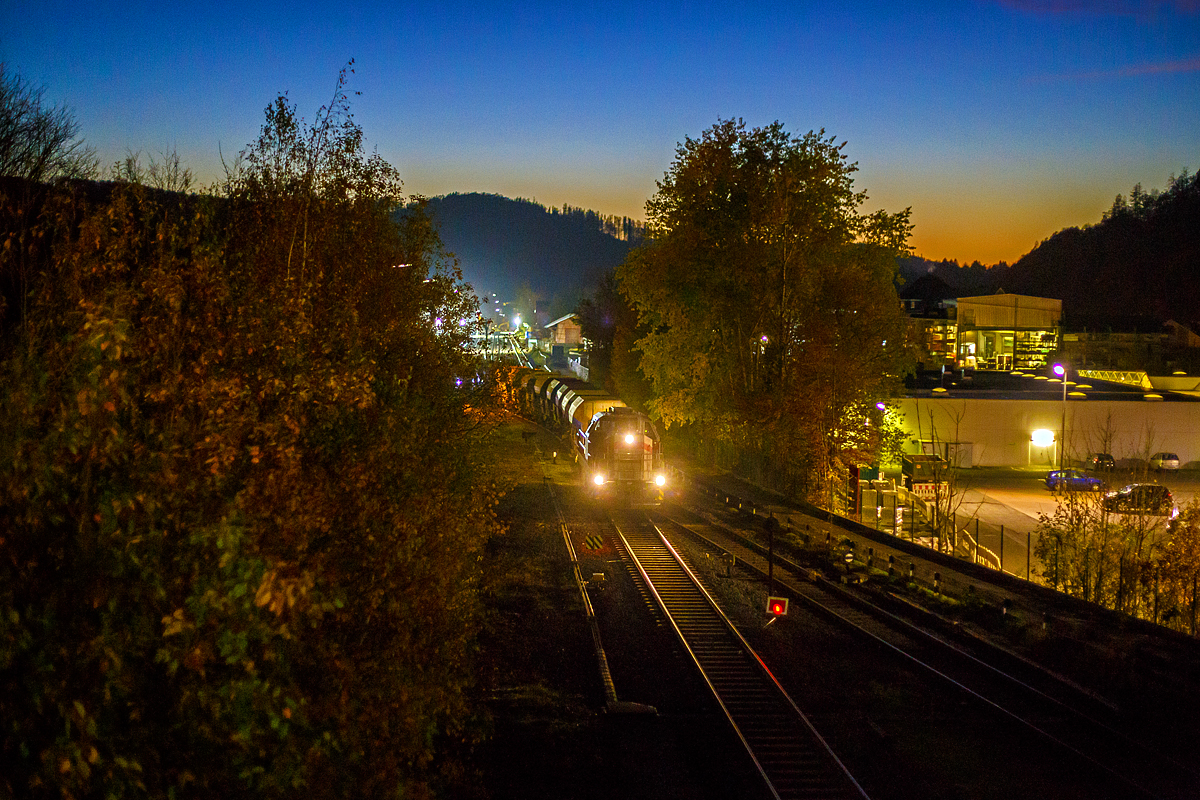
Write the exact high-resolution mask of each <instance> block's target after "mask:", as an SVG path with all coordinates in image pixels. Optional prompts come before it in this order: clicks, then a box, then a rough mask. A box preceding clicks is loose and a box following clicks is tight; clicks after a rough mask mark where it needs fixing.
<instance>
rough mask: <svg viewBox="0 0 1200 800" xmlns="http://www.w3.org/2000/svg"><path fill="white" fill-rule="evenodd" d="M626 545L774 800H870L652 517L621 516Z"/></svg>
mask: <svg viewBox="0 0 1200 800" xmlns="http://www.w3.org/2000/svg"><path fill="white" fill-rule="evenodd" d="M613 522H614V526H615V528H616V535H617V537H618V539H619V541H620V543H621V546H622V548H623V549H624V550H625V552H626V553H627V554H628V556H629V558H630V559H631V560H632V562H633V563H634V565H635V567H636V569H637V572H638V573H639V574H640V575H641V577H642V580H643V581H644V582H645V585H646V587H647V589H648V591H649V592H650V594H651V595H652V596H653V598H654V600H655V602H656V603H657V604H658V606H659V608H660V610H661V611H662V613H663V614H664V616H665V617H666V619H667V620H668V621H669V624H670V625H671V627H672V628H674V630H675V633H676V634H677V635H678V636H679V639H680V640H681V641H682V642H683V645H684V647H685V649H686V651H687V653H688V655H689V656H690V657H691V659H692V660H693V661H694V663H695V665H696V667H697V669H699V670H700V673H701V674H702V675H703V678H704V681H705V682H706V683H707V685H708V687H709V688H710V689H711V691H712V693H713V696H714V697H715V698H716V700H717V702H718V704H719V705H720V707H721V709H722V711H723V712H724V713H725V715H726V717H727V718H728V720H729V722H730V724H731V725H732V726H733V729H734V730H735V732H736V733H737V736H738V738H739V739H740V740H741V742H742V744H743V745H744V746H745V748H746V751H747V753H748V754H749V755H750V757H751V759H752V760H753V761H754V764H755V766H756V767H757V769H758V771H759V774H760V775H761V776H762V778H763V780H764V782H765V785H766V787H767V789H768V791H769V793H770V795H771V796H772V797H775V798H779V800H791V799H792V798H795V799H797V800H799V799H801V798H865V797H866V794H865V793H864V792H863V790H862V788H861V787H860V786H859V785H858V783H857V782H856V781H855V780H854V778H853V777H852V776H851V775H850V773H849V772H848V771H847V770H846V768H845V766H844V765H843V764H842V763H841V761H839V760H838V758H837V756H836V755H835V754H834V753H833V751H832V750H831V749H830V748H829V746H828V745H827V744H826V742H825V740H824V739H822V738H821V735H820V734H819V733H818V732H817V731H816V729H815V728H813V726H812V725H811V723H810V722H809V721H808V719H807V717H805V715H804V714H803V713H802V712H801V710H800V709H799V708H798V707H797V706H796V704H795V703H794V702H793V701H792V699H791V698H790V697H789V696H788V694H787V692H786V691H784V689H783V687H782V686H780V684H779V682H778V681H777V680H776V679H775V677H774V675H772V674H771V672H770V670H769V669H767V667H766V665H765V664H763V662H762V660H761V659H760V658H759V657H758V655H757V654H756V653H755V652H754V650H753V649H752V648H751V647H750V645H749V644H748V643H747V642H746V641H745V639H743V638H742V636H741V635H740V634H739V633H738V632H737V630H736V628H735V627H734V626H733V624H732V623H731V622H730V621H729V619H728V618H727V617H726V616H725V615H724V614H723V613H722V612H721V610H720V608H719V607H718V606H717V604H716V603H715V602H714V601H713V599H712V598H711V597H710V596H709V594H708V592H707V591H706V590H705V589H704V587H703V585H702V584H701V583H700V581H699V579H698V578H697V577H696V575H695V573H694V572H693V571H692V569H691V568H690V567H689V566H688V565H687V564H686V562H685V560H684V559H683V557H682V556H681V555H680V554H679V552H678V551H677V550H676V548H675V547H673V546H672V545H671V543H670V542H669V541H668V540H667V538H666V537H665V536H663V535H662V533H661V531H660V530H659V529H658V528H657V527H656V526H655V525H654V524H653V523H652V522H650V520H649V519H647V518H646V517H645V515H639V514H637V513H629V514H624V515H621V516H620V517H619V518H614V520H613Z"/></svg>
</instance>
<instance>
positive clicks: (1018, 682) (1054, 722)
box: [658, 512, 1200, 798]
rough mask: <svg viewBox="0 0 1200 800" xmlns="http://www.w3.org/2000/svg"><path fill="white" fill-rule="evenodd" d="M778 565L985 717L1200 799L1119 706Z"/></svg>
mask: <svg viewBox="0 0 1200 800" xmlns="http://www.w3.org/2000/svg"><path fill="white" fill-rule="evenodd" d="M658 522H659V523H660V525H661V526H668V527H669V529H670V531H671V534H672V536H680V535H686V536H688V537H691V538H693V539H695V540H697V541H700V542H702V543H703V545H704V546H705V547H709V548H713V549H715V550H718V551H723V552H725V553H729V554H731V555H733V556H734V557H735V558H736V559H737V561H738V562H740V564H741V565H742V566H743V568H746V569H749V570H751V571H753V572H754V573H755V574H756V575H757V576H759V578H763V577H766V575H767V571H768V569H767V563H766V562H767V560H766V557H765V553H764V551H763V549H762V548H761V547H760V546H759V545H758V544H757V543H753V542H750V541H748V540H746V539H744V538H743V537H741V536H739V535H737V534H736V533H735V532H733V531H730V530H727V529H722V528H720V527H719V526H714V525H709V524H703V525H697V524H690V525H689V524H687V523H685V522H680V521H679V520H678V519H674V518H672V516H671V515H670V514H667V513H665V512H664V514H662V515H660V516H659V518H658ZM773 561H774V569H773V573H774V583H775V592H774V593H776V594H785V595H789V596H790V597H792V598H793V599H794V600H795V601H797V602H799V603H802V604H804V605H805V606H806V607H807V608H809V609H811V610H812V611H813V612H814V613H816V614H819V615H821V616H823V617H824V618H826V619H829V620H834V621H836V622H837V623H838V624H839V625H842V626H844V627H845V628H846V629H848V630H851V631H853V632H854V633H855V635H856V636H858V637H859V638H860V639H861V640H863V641H867V642H870V643H871V644H872V645H873V646H874V647H876V648H877V649H878V650H882V651H885V652H886V653H887V654H889V655H890V656H891V657H894V658H896V659H898V660H899V661H900V662H902V663H903V664H904V665H905V666H906V667H909V668H912V669H916V670H920V671H922V672H923V673H924V674H926V675H927V676H929V678H930V680H934V681H939V682H941V683H942V685H943V690H944V691H950V692H954V693H958V694H960V695H961V696H963V697H965V698H968V699H969V701H970V702H971V703H972V704H973V705H974V706H975V707H976V708H977V709H978V711H979V712H980V713H984V714H991V715H997V716H999V717H1002V718H1004V719H1006V720H1007V721H1009V722H1011V723H1015V724H1016V725H1017V726H1018V727H1020V728H1023V729H1024V730H1025V731H1026V732H1027V733H1028V734H1029V735H1030V736H1034V737H1038V738H1040V739H1041V740H1043V741H1044V742H1045V743H1046V745H1047V746H1049V747H1052V748H1055V749H1056V750H1057V751H1059V752H1061V754H1062V756H1063V758H1073V759H1078V761H1079V762H1080V764H1081V769H1089V770H1093V771H1096V772H1098V773H1102V774H1104V775H1106V776H1108V779H1109V780H1110V781H1111V782H1112V783H1113V785H1114V786H1120V787H1121V789H1120V791H1119V792H1118V796H1127V797H1148V798H1185V797H1196V796H1200V775H1198V774H1197V773H1196V771H1194V770H1193V769H1192V768H1191V767H1189V766H1186V765H1183V764H1181V763H1179V762H1177V761H1175V760H1173V759H1171V758H1169V757H1167V756H1165V755H1164V754H1163V753H1161V752H1158V751H1157V750H1155V749H1154V748H1150V747H1146V746H1144V745H1143V744H1142V743H1141V742H1139V741H1138V740H1137V739H1136V738H1135V737H1131V736H1128V735H1126V734H1124V733H1123V732H1121V731H1120V730H1118V729H1117V727H1116V724H1117V723H1116V715H1115V709H1113V708H1112V707H1111V706H1110V705H1108V704H1106V703H1105V702H1103V701H1102V700H1101V699H1098V698H1096V697H1095V696H1093V695H1090V694H1089V693H1087V692H1085V691H1083V690H1081V689H1080V688H1079V687H1076V686H1073V685H1071V684H1069V683H1067V682H1064V681H1062V680H1060V679H1058V678H1057V677H1056V676H1053V675H1051V674H1048V673H1046V672H1044V671H1041V670H1038V669H1036V668H1034V667H1033V665H1030V664H1027V663H1023V662H1020V661H1019V660H1015V659H1013V660H1010V659H1007V658H1006V657H1005V656H1004V655H1003V654H1000V653H997V652H992V651H988V650H987V649H986V647H983V646H982V644H981V645H980V647H978V648H971V647H966V646H964V645H963V644H961V643H960V642H957V641H952V640H950V639H948V638H946V637H944V636H942V635H941V634H940V633H939V632H937V631H934V630H930V629H927V628H923V627H922V626H920V625H918V624H915V623H914V622H913V621H911V620H910V619H907V618H905V617H902V616H900V615H898V614H897V613H895V611H894V610H893V609H888V608H883V607H881V606H879V605H877V604H874V603H871V602H868V601H867V600H865V599H864V598H863V597H860V596H858V595H857V594H855V593H853V592H850V591H848V590H846V589H844V588H842V587H840V586H839V585H838V584H835V583H833V582H830V581H828V580H825V579H824V578H823V577H821V576H820V574H819V573H817V572H815V571H813V570H810V569H806V568H804V567H802V566H800V565H798V564H795V563H792V562H790V561H788V560H787V559H783V558H780V557H779V556H778V555H776V557H775V558H774V559H773ZM1001 664H1002V665H1003V666H1000V665H1001Z"/></svg>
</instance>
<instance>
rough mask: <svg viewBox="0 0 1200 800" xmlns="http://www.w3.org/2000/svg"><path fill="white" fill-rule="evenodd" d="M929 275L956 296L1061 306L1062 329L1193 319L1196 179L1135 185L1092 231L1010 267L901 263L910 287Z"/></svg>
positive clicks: (1047, 245) (1061, 236) (1072, 233)
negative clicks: (1029, 298) (1011, 296)
mask: <svg viewBox="0 0 1200 800" xmlns="http://www.w3.org/2000/svg"><path fill="white" fill-rule="evenodd" d="M927 272H928V273H933V274H935V275H937V276H938V277H939V278H941V279H942V280H944V281H946V282H947V283H948V284H950V286H951V287H953V288H954V289H955V290H956V292H957V294H958V296H961V297H967V296H971V295H978V294H990V293H992V292H996V291H1000V290H1003V291H1007V292H1016V293H1018V294H1028V295H1035V296H1039V297H1054V298H1059V299H1061V300H1062V301H1063V316H1064V319H1065V321H1066V322H1067V324H1068V325H1072V326H1080V325H1084V326H1088V327H1091V326H1096V325H1106V324H1107V322H1106V321H1111V320H1116V319H1126V318H1128V317H1129V316H1130V315H1131V314H1133V313H1137V314H1139V315H1141V316H1144V317H1148V318H1152V319H1154V320H1157V321H1158V322H1163V321H1165V320H1168V319H1174V320H1176V321H1178V322H1185V323H1186V322H1192V321H1195V320H1197V319H1200V175H1192V174H1189V173H1188V171H1187V170H1184V171H1183V173H1182V174H1181V175H1179V176H1178V177H1172V178H1171V179H1170V181H1169V183H1168V187H1167V189H1166V190H1165V191H1162V192H1159V191H1157V190H1156V191H1150V192H1147V191H1145V190H1144V189H1143V188H1142V185H1141V184H1138V185H1136V186H1134V187H1133V189H1132V190H1131V191H1130V193H1129V196H1128V198H1126V197H1125V196H1123V195H1117V197H1116V199H1115V200H1114V201H1113V205H1112V208H1111V209H1110V210H1109V211H1107V212H1105V214H1104V215H1103V217H1102V218H1101V220H1100V221H1099V222H1098V223H1096V224H1094V225H1085V226H1083V227H1082V228H1077V227H1071V228H1065V229H1063V230H1061V231H1059V232H1058V233H1055V234H1054V235H1053V236H1051V237H1049V238H1048V239H1046V240H1045V241H1043V242H1041V243H1040V244H1038V245H1037V247H1035V248H1034V249H1033V250H1031V251H1030V252H1029V253H1027V254H1025V255H1024V256H1022V257H1021V258H1020V259H1019V260H1018V261H1017V262H1016V263H1015V264H1013V265H1011V266H1009V265H1007V264H1003V263H1001V264H997V265H995V266H991V267H986V266H984V265H982V264H979V263H978V262H975V263H974V264H971V265H969V266H960V265H959V264H958V263H957V262H955V261H940V262H935V261H928V260H925V259H922V258H909V259H902V261H901V275H902V276H903V277H904V279H905V280H906V281H912V280H914V279H915V278H916V277H919V276H920V275H921V274H923V273H927Z"/></svg>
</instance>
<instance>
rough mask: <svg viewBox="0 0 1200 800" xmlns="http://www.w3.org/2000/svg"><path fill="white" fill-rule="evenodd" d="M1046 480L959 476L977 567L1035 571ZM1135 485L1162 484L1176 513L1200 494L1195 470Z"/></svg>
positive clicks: (1048, 503) (1119, 474)
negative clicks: (1032, 551) (1001, 564)
mask: <svg viewBox="0 0 1200 800" xmlns="http://www.w3.org/2000/svg"><path fill="white" fill-rule="evenodd" d="M888 477H893V476H888ZM895 477H897V478H898V477H899V476H895ZM1045 477H1046V471H1045V470H1044V469H1011V468H1000V467H976V468H974V469H965V470H961V471H959V473H958V486H959V489H960V490H962V492H963V497H962V503H961V504H960V505H959V507H958V512H957V520H958V525H959V527H960V528H965V529H966V530H967V532H968V535H969V536H970V537H971V539H972V543H971V544H970V545H969V547H971V548H972V552H973V556H974V555H975V554H977V557H978V559H979V560H980V561H981V562H985V563H990V564H991V565H992V566H995V565H996V564H997V563H999V562H1000V560H1001V557H1002V558H1003V562H1004V569H1005V571H1006V572H1009V573H1012V574H1013V575H1017V576H1019V577H1023V578H1024V577H1028V576H1029V574H1030V573H1031V572H1038V571H1039V569H1040V568H1039V564H1038V563H1037V561H1036V559H1035V558H1034V557H1032V556H1031V555H1030V553H1029V549H1030V548H1033V549H1036V547H1037V540H1036V533H1035V531H1036V529H1037V525H1038V518H1039V516H1040V515H1042V514H1045V515H1047V516H1050V515H1052V514H1053V513H1054V511H1055V509H1056V507H1057V504H1058V500H1057V499H1056V497H1055V495H1054V494H1052V493H1051V492H1049V491H1048V490H1047V489H1046V484H1045ZM1134 480H1135V479H1134V477H1133V476H1131V475H1130V474H1129V473H1128V472H1125V471H1121V470H1118V471H1116V472H1114V473H1111V476H1110V481H1109V486H1110V487H1111V488H1120V487H1121V486H1124V485H1125V484H1127V483H1132V482H1134ZM1137 480H1139V482H1146V483H1156V482H1157V483H1161V484H1163V485H1165V486H1166V487H1167V488H1169V489H1170V490H1171V494H1172V495H1173V496H1174V498H1175V504H1176V505H1177V506H1178V507H1179V508H1180V509H1182V508H1183V507H1184V506H1186V505H1187V504H1188V503H1189V502H1191V501H1192V500H1193V498H1195V497H1196V496H1197V493H1198V492H1200V472H1197V471H1195V470H1180V471H1177V472H1163V473H1155V472H1151V473H1149V474H1148V475H1147V476H1146V477H1143V478H1139V479H1137ZM976 532H978V542H977V545H978V546H977V548H976V542H975V541H974V539H975V534H976Z"/></svg>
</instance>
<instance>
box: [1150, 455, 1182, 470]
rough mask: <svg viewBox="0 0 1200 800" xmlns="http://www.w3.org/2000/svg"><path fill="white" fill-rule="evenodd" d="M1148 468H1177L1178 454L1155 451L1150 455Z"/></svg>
mask: <svg viewBox="0 0 1200 800" xmlns="http://www.w3.org/2000/svg"><path fill="white" fill-rule="evenodd" d="M1150 469H1156V470H1159V471H1160V472H1161V471H1162V470H1164V469H1179V456H1177V455H1175V454H1174V453H1155V454H1154V455H1152V456H1150Z"/></svg>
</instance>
